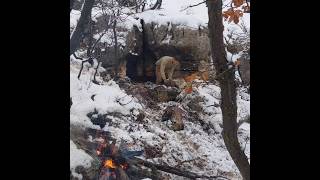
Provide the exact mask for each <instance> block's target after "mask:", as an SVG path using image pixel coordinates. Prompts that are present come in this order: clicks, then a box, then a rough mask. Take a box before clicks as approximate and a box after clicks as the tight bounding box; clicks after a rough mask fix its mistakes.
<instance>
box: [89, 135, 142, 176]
mask: <svg viewBox="0 0 320 180" xmlns="http://www.w3.org/2000/svg"><path fill="white" fill-rule="evenodd" d="M109 138H110V137H109ZM109 138H108V134H107V133H106V132H104V131H101V130H100V131H97V135H96V139H95V141H96V142H97V148H96V153H97V156H98V157H99V159H100V161H101V164H100V174H99V178H98V179H99V180H113V179H115V180H118V179H119V180H123V179H129V177H128V175H127V172H126V171H127V170H128V169H129V168H130V166H129V164H128V162H127V159H128V158H130V157H133V156H134V155H141V154H142V153H143V151H128V150H126V149H119V148H118V147H117V146H116V140H114V139H113V140H112V141H111V143H110V142H109Z"/></svg>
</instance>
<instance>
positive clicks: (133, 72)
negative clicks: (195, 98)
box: [126, 44, 199, 82]
mask: <svg viewBox="0 0 320 180" xmlns="http://www.w3.org/2000/svg"><path fill="white" fill-rule="evenodd" d="M189 52H190V49H188V48H187V47H175V46H171V45H167V44H166V45H161V46H157V47H155V46H150V47H149V49H148V50H146V51H144V52H143V53H142V54H141V55H135V54H128V55H127V56H126V62H127V63H126V70H127V72H126V74H127V76H128V77H129V78H130V79H131V80H132V81H134V82H146V81H151V82H155V81H156V72H155V71H156V65H155V63H156V61H157V60H158V59H159V58H161V57H162V56H172V57H175V58H176V59H177V60H178V61H179V62H180V64H181V66H180V70H176V71H175V73H174V74H173V77H174V78H176V77H184V76H187V75H189V74H191V73H194V72H196V71H197V68H198V64H199V62H197V61H196V59H195V58H194V57H193V56H192V55H191V54H190V53H189Z"/></svg>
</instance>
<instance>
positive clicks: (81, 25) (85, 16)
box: [70, 0, 94, 56]
mask: <svg viewBox="0 0 320 180" xmlns="http://www.w3.org/2000/svg"><path fill="white" fill-rule="evenodd" d="M93 4H94V0H85V2H84V5H83V8H82V10H81V16H80V19H79V21H78V23H77V26H76V28H75V30H74V31H73V33H72V35H71V38H70V56H71V54H73V53H74V52H75V51H76V50H77V48H78V47H79V43H80V40H81V36H82V35H83V32H84V30H85V27H86V26H87V25H88V22H89V16H90V14H91V9H92V7H93Z"/></svg>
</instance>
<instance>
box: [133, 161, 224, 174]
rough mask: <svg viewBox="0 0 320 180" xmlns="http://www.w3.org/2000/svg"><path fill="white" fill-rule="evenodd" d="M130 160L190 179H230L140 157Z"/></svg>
mask: <svg viewBox="0 0 320 180" xmlns="http://www.w3.org/2000/svg"><path fill="white" fill-rule="evenodd" d="M128 162H129V163H131V164H141V165H143V166H145V167H148V168H151V169H152V168H155V169H157V170H160V171H163V172H167V173H171V174H175V175H178V176H182V177H186V178H190V179H196V178H206V179H218V178H224V179H229V178H227V177H223V176H218V175H217V176H205V175H199V174H196V173H194V172H190V171H186V170H182V169H178V168H175V167H171V166H167V165H160V164H154V163H152V162H149V161H145V160H142V159H139V158H136V157H134V158H132V159H129V160H128Z"/></svg>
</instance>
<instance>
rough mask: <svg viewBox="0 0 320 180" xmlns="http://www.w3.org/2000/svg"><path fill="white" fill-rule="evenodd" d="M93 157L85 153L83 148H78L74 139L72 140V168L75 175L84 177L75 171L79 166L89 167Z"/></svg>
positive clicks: (80, 177)
mask: <svg viewBox="0 0 320 180" xmlns="http://www.w3.org/2000/svg"><path fill="white" fill-rule="evenodd" d="M92 161H93V159H92V157H91V156H89V155H88V154H87V153H85V152H84V151H83V150H82V149H78V148H77V146H76V145H75V144H74V142H73V141H71V140H70V170H71V173H72V175H73V176H75V177H78V178H79V179H82V175H81V174H78V173H76V172H75V168H76V167H77V166H83V167H84V168H89V167H90V166H91V162H92Z"/></svg>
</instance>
